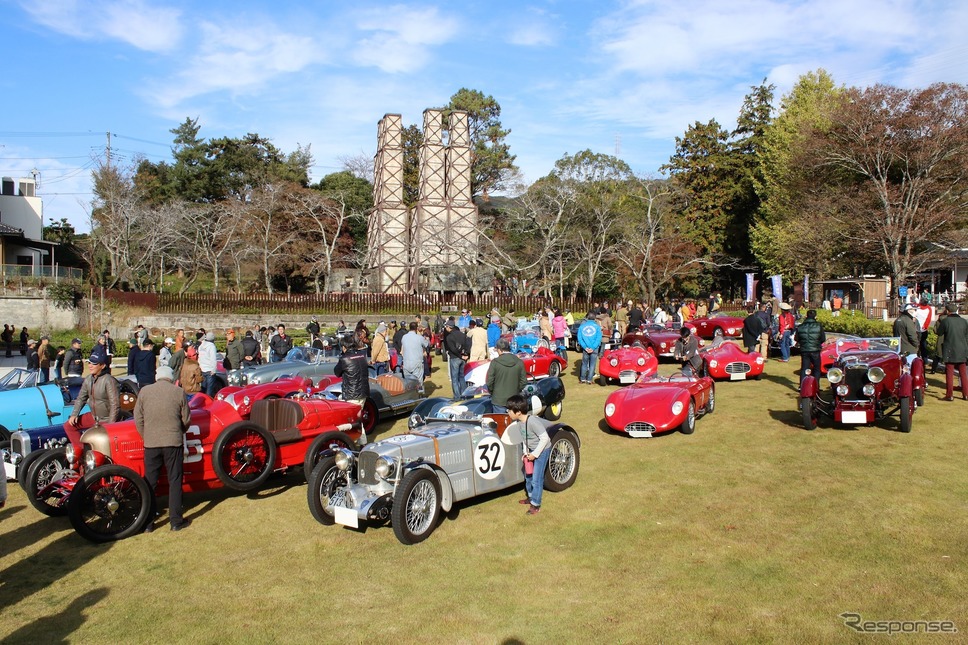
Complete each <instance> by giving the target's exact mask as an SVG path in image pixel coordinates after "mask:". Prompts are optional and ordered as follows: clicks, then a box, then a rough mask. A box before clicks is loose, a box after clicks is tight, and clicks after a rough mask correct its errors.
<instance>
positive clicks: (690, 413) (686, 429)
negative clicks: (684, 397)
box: [679, 399, 696, 434]
mask: <svg viewBox="0 0 968 645" xmlns="http://www.w3.org/2000/svg"><path fill="white" fill-rule="evenodd" d="M695 431H696V403H695V401H693V400H692V399H689V409H688V410H687V411H686V418H685V419H684V420H683V422H682V425H681V426H679V432H681V433H682V434H692V433H693V432H695Z"/></svg>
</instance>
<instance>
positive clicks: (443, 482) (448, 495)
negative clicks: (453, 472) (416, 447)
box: [407, 462, 454, 513]
mask: <svg viewBox="0 0 968 645" xmlns="http://www.w3.org/2000/svg"><path fill="white" fill-rule="evenodd" d="M417 468H423V469H424V470H429V471H431V472H432V473H433V474H435V475H437V481H439V482H440V510H442V511H443V512H445V513H449V512H450V509H451V507H452V506H453V505H454V489H453V487H452V486H451V485H450V477H448V476H447V473H445V472H444V469H443V468H441V467H440V466H438V465H437V464H430V463H427V462H422V463H419V464H414V465H413V466H412V467H410V468H408V469H407V470H416V469H417Z"/></svg>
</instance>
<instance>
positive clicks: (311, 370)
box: [227, 346, 339, 387]
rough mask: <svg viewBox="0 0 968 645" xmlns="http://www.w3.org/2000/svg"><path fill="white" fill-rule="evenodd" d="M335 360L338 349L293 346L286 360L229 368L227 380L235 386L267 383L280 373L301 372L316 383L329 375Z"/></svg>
mask: <svg viewBox="0 0 968 645" xmlns="http://www.w3.org/2000/svg"><path fill="white" fill-rule="evenodd" d="M338 361H339V351H338V350H336V349H335V348H332V347H327V348H325V349H318V348H315V347H309V346H302V347H293V348H292V349H291V350H289V353H288V354H287V355H286V360H284V361H279V362H276V363H267V364H265V365H255V366H252V367H243V368H240V369H236V370H232V371H231V372H229V373H228V379H227V381H228V384H229V385H235V386H238V387H244V386H246V385H259V384H262V383H270V382H272V381H275V380H276V379H280V378H282V377H283V376H305V377H306V378H310V379H312V380H313V383H319V381H320V379H321V378H323V377H324V376H332V375H333V369H334V368H335V367H336V363H337V362H338Z"/></svg>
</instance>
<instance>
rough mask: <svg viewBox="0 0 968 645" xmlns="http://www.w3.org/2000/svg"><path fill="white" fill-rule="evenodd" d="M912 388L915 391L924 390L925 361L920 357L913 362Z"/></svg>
mask: <svg viewBox="0 0 968 645" xmlns="http://www.w3.org/2000/svg"><path fill="white" fill-rule="evenodd" d="M911 378H912V379H913V382H912V387H913V388H914V389H923V388H924V360H923V359H921V358H920V357H918V358H915V359H914V361H912V362H911Z"/></svg>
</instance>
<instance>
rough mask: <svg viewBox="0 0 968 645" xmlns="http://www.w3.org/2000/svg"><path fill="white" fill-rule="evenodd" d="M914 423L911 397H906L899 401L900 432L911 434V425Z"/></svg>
mask: <svg viewBox="0 0 968 645" xmlns="http://www.w3.org/2000/svg"><path fill="white" fill-rule="evenodd" d="M913 421H914V406H913V405H911V397H909V396H906V397H904V398H903V399H901V432H911V423H912V422H913Z"/></svg>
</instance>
